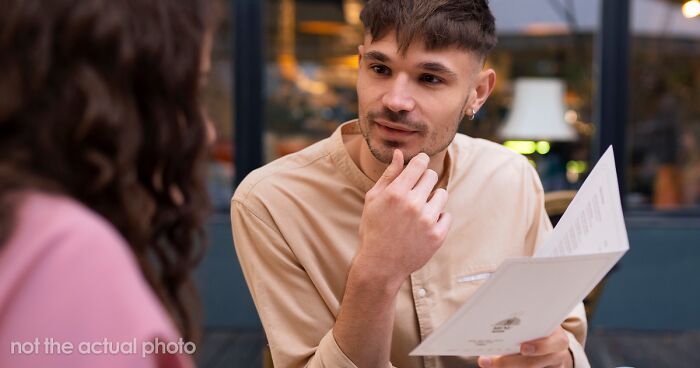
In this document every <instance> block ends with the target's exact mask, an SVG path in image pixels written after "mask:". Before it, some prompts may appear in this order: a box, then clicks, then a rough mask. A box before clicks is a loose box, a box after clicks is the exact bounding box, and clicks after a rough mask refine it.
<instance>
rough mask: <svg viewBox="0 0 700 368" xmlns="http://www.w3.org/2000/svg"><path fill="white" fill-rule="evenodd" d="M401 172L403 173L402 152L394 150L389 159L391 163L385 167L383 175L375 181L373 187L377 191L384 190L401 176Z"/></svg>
mask: <svg viewBox="0 0 700 368" xmlns="http://www.w3.org/2000/svg"><path fill="white" fill-rule="evenodd" d="M401 171H403V152H401V150H400V149H395V150H394V155H393V156H392V158H391V163H390V164H389V166H387V167H386V169H385V170H384V173H383V174H382V176H381V177H380V178H379V180H377V183H376V184H375V185H374V187H375V188H377V189H383V188H385V187H386V186H387V185H389V184H391V182H392V181H394V179H396V177H397V176H399V174H401Z"/></svg>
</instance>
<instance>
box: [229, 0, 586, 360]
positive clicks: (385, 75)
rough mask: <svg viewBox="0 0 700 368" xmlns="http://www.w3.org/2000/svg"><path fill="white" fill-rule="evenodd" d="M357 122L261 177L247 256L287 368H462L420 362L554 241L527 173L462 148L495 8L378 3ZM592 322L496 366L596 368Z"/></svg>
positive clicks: (244, 222)
mask: <svg viewBox="0 0 700 368" xmlns="http://www.w3.org/2000/svg"><path fill="white" fill-rule="evenodd" d="M361 19H362V22H363V23H364V25H365V28H366V32H365V38H364V42H363V44H362V45H361V46H360V47H359V61H360V64H359V72H358V81H357V94H358V100H359V118H358V120H356V121H351V122H348V123H345V124H343V125H342V126H341V127H339V128H338V129H337V130H336V131H335V133H333V135H332V136H331V137H329V138H327V139H325V140H323V141H321V142H319V143H317V144H315V145H312V146H311V147H309V148H307V149H305V150H302V151H301V152H298V153H295V154H292V155H288V156H285V157H283V158H281V159H279V160H276V161H274V162H272V163H270V164H268V165H266V166H265V167H263V168H260V169H258V170H256V171H254V172H253V173H251V174H250V175H249V176H248V177H247V178H246V179H245V180H244V181H243V183H241V185H240V186H239V187H238V189H237V190H236V193H235V194H234V197H233V199H232V205H231V206H232V209H231V216H232V222H233V234H234V243H235V246H236V250H237V253H238V257H239V259H240V261H241V266H242V268H243V271H244V273H245V276H246V281H247V283H248V286H249V288H250V290H251V293H252V295H253V299H254V300H255V304H256V307H257V309H258V312H259V314H260V318H261V320H262V323H263V326H264V328H265V332H266V335H267V338H268V342H269V344H270V349H271V351H272V357H273V360H274V364H275V366H276V367H305V366H308V367H391V366H396V367H401V368H404V367H409V368H413V367H464V366H469V365H472V366H473V365H474V364H476V362H475V360H474V359H472V360H469V359H466V358H460V357H410V356H409V355H408V354H409V352H410V351H411V350H412V349H413V348H414V347H415V346H416V345H418V343H420V341H421V340H422V339H424V338H425V337H426V336H428V335H429V334H430V333H431V332H432V331H434V330H435V329H436V328H437V327H439V326H440V324H441V323H443V322H444V321H445V320H446V319H447V318H448V317H449V316H451V315H452V314H453V313H454V312H455V311H456V310H457V309H458V308H459V306H461V305H462V304H463V303H464V302H465V301H466V300H467V299H468V298H469V297H470V296H471V295H472V294H473V293H474V292H475V291H476V289H477V288H478V287H479V285H480V283H482V282H483V281H479V280H483V279H484V278H486V277H487V276H488V274H489V273H490V272H493V271H494V270H495V269H496V267H497V266H498V264H499V263H500V262H501V261H503V260H504V259H505V258H507V257H513V256H529V255H532V253H533V251H534V249H535V247H536V246H537V245H538V244H540V243H541V242H542V239H543V237H544V235H545V233H546V232H547V231H548V230H550V229H551V225H550V223H549V220H548V219H547V216H546V213H545V211H544V206H543V193H542V186H541V184H540V182H539V179H538V177H537V174H536V173H535V171H534V170H533V168H532V167H531V166H530V165H529V164H528V162H527V161H526V160H525V159H524V158H523V157H522V156H519V155H517V154H515V153H512V152H510V151H508V150H506V149H504V148H502V147H501V146H499V145H497V144H495V143H491V142H488V141H484V140H480V139H473V138H470V137H467V136H464V135H461V134H456V132H457V127H458V125H459V123H460V121H461V120H462V118H463V116H465V115H467V116H470V117H473V115H474V114H476V111H478V110H479V108H480V107H481V106H482V105H483V104H484V102H485V101H486V99H487V98H488V96H489V94H490V93H491V91H492V89H493V86H494V83H495V78H496V76H495V73H494V71H493V70H491V69H486V70H483V66H484V59H485V57H486V54H487V53H488V51H489V50H490V49H491V48H492V47H493V46H494V44H495V42H496V36H495V26H494V19H493V16H492V15H491V12H490V10H489V8H488V4H487V2H486V0H434V1H409V0H394V1H386V0H385V1H381V0H373V1H369V2H368V3H367V6H366V7H365V9H364V10H363V12H362V14H361ZM585 331H586V326H585V317H584V314H583V308H577V309H576V310H575V311H574V312H573V313H572V315H571V317H570V318H568V319H567V320H566V321H565V323H564V324H562V327H561V328H558V329H557V330H556V331H554V333H552V335H550V336H548V337H545V338H542V339H539V340H535V341H532V342H527V343H524V344H523V345H522V349H521V353H519V354H515V355H510V356H500V357H479V359H478V364H479V365H480V366H482V367H573V366H576V367H586V366H588V362H587V360H586V356H585V354H584V352H583V348H582V344H583V342H584V340H585Z"/></svg>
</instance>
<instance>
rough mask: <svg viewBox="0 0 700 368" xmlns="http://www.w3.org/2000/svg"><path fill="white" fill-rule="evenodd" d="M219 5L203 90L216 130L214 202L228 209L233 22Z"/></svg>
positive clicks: (211, 162)
mask: <svg viewBox="0 0 700 368" xmlns="http://www.w3.org/2000/svg"><path fill="white" fill-rule="evenodd" d="M216 4H217V6H219V7H220V9H217V13H218V14H219V17H220V18H219V19H218V29H217V30H216V32H215V38H214V40H213V42H212V52H211V64H210V70H209V77H208V78H207V80H206V86H205V87H204V90H203V103H204V108H205V111H206V114H207V116H208V118H209V121H210V122H211V123H212V124H213V125H214V127H215V130H216V140H215V142H214V144H213V146H212V148H211V151H210V155H209V166H208V172H207V173H208V180H207V187H208V190H209V194H210V198H211V201H212V206H213V207H214V210H216V211H226V212H228V210H229V201H230V200H231V196H232V195H233V176H234V163H233V147H232V146H233V124H232V121H233V111H232V97H231V96H232V91H233V84H232V83H233V79H232V76H231V73H232V69H231V40H230V34H231V23H230V17H229V14H231V13H230V11H229V9H228V6H229V3H228V2H223V1H222V2H216Z"/></svg>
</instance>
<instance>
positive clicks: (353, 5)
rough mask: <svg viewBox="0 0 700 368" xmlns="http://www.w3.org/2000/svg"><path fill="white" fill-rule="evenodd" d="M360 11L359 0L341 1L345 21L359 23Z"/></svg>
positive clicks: (360, 4) (353, 23)
mask: <svg viewBox="0 0 700 368" xmlns="http://www.w3.org/2000/svg"><path fill="white" fill-rule="evenodd" d="M361 11H362V3H360V1H359V0H345V1H343V12H344V13H345V21H346V22H347V23H349V24H352V25H360V24H361V23H360V12H361Z"/></svg>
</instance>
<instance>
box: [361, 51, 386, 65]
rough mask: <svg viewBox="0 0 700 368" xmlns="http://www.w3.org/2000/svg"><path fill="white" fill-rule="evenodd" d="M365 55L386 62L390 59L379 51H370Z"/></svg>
mask: <svg viewBox="0 0 700 368" xmlns="http://www.w3.org/2000/svg"><path fill="white" fill-rule="evenodd" d="M365 57H366V58H368V59H372V60H375V61H378V62H380V63H386V62H388V61H389V57H388V56H386V55H385V54H383V53H381V52H379V51H369V52H367V53H366V54H365Z"/></svg>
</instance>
